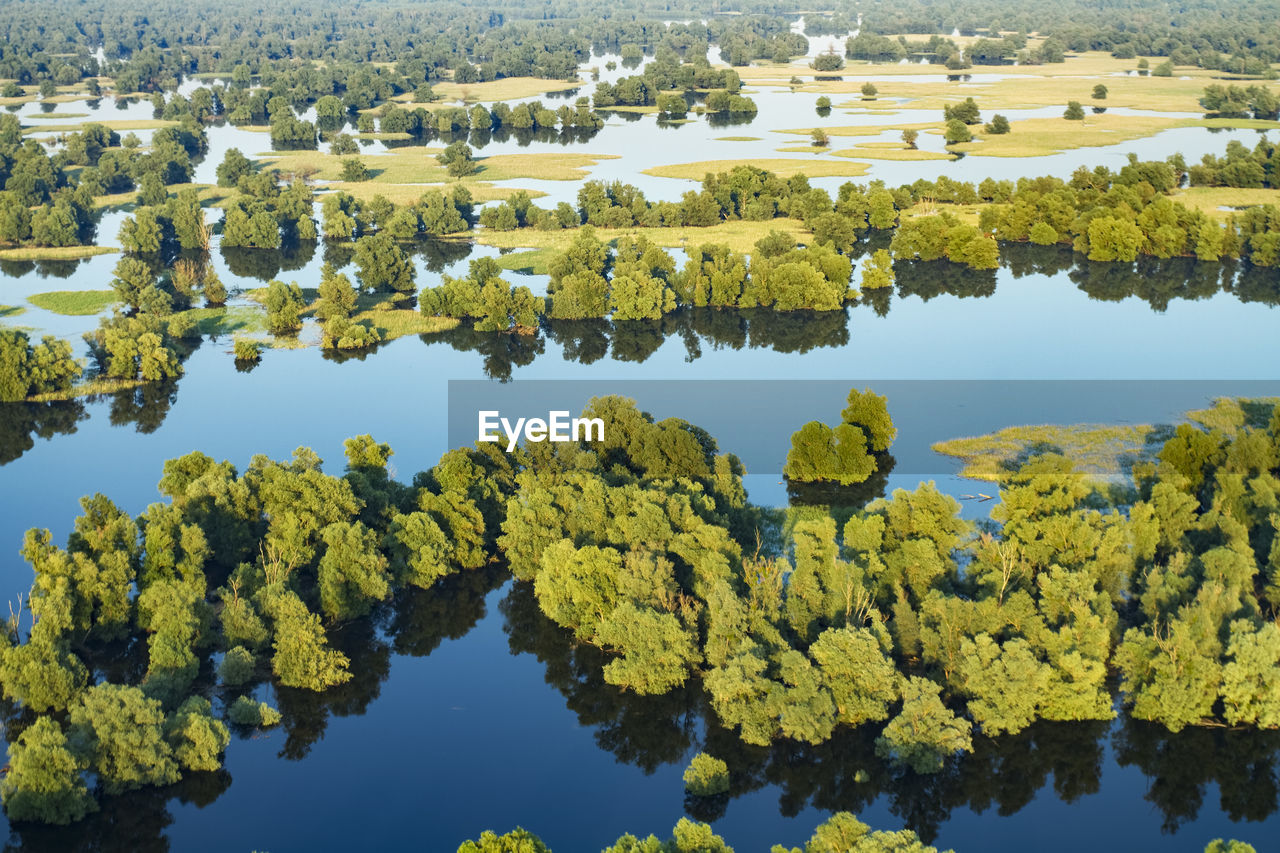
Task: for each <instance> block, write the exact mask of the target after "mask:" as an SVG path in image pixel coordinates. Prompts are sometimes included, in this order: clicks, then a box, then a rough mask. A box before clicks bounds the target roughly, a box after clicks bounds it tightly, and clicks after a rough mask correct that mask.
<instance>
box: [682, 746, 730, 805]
mask: <svg viewBox="0 0 1280 853" xmlns="http://www.w3.org/2000/svg"><path fill="white" fill-rule="evenodd" d="M684 789H685V790H686V791H688V792H689V793H690V794H693V795H694V796H695V797H713V796H715V795H716V794H726V793H728V792H729V765H727V764H725V763H724V761H722V760H721V759H719V758H715V757H714V756H710V755H707V754H706V753H705V752H699V753H698V754H697V755H695V756H694V757H693V759H692V760H690V762H689V766H688V767H686V768H685V770H684Z"/></svg>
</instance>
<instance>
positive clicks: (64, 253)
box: [0, 246, 120, 261]
mask: <svg viewBox="0 0 1280 853" xmlns="http://www.w3.org/2000/svg"><path fill="white" fill-rule="evenodd" d="M119 251H120V250H119V249H116V248H114V247H112V246H17V247H15V248H12V249H0V261H68V260H75V259H77V258H91V257H93V256H94V255H110V254H114V253H115V252H119Z"/></svg>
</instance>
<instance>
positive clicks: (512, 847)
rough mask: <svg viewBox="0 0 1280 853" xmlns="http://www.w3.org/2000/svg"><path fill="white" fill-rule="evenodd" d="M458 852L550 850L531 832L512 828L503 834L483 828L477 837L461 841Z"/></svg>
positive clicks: (536, 852) (537, 852) (531, 852)
mask: <svg viewBox="0 0 1280 853" xmlns="http://www.w3.org/2000/svg"><path fill="white" fill-rule="evenodd" d="M458 853H551V850H550V848H548V847H547V845H545V844H543V843H542V840H541V839H539V838H538V836H536V835H534V834H533V833H532V832H528V831H527V830H523V829H514V830H512V831H511V832H508V833H506V834H505V835H497V834H495V833H493V832H490V831H488V830H485V831H484V832H482V833H481V834H480V838H479V839H477V840H475V841H464V842H462V845H461V846H459V847H458Z"/></svg>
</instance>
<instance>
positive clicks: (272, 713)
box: [227, 696, 280, 728]
mask: <svg viewBox="0 0 1280 853" xmlns="http://www.w3.org/2000/svg"><path fill="white" fill-rule="evenodd" d="M227 716H228V717H230V719H231V722H233V723H235V724H236V725H237V726H255V727H258V726H261V727H264V728H267V727H270V726H274V725H275V724H276V723H278V722H280V712H279V711H277V710H276V709H275V708H272V707H271V706H270V705H268V704H267V703H266V702H255V701H254V700H252V699H250V698H249V697H248V696H237V697H236V701H234V702H232V703H231V707H230V708H228V709H227Z"/></svg>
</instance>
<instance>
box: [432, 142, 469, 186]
mask: <svg viewBox="0 0 1280 853" xmlns="http://www.w3.org/2000/svg"><path fill="white" fill-rule="evenodd" d="M436 161H437V162H438V163H439V164H440V165H441V166H444V167H445V170H446V171H448V173H449V175H450V177H454V178H463V177H466V176H467V175H474V174H475V173H476V172H477V171H479V169H480V167H479V166H478V165H477V164H476V162H475V160H474V158H473V157H472V153H471V146H470V145H468V144H467V143H465V142H463V141H462V140H458V141H457V142H451V143H449V145H448V146H447V147H446V148H445V149H444V151H442V152H440V153H439V154H437V155H436Z"/></svg>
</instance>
